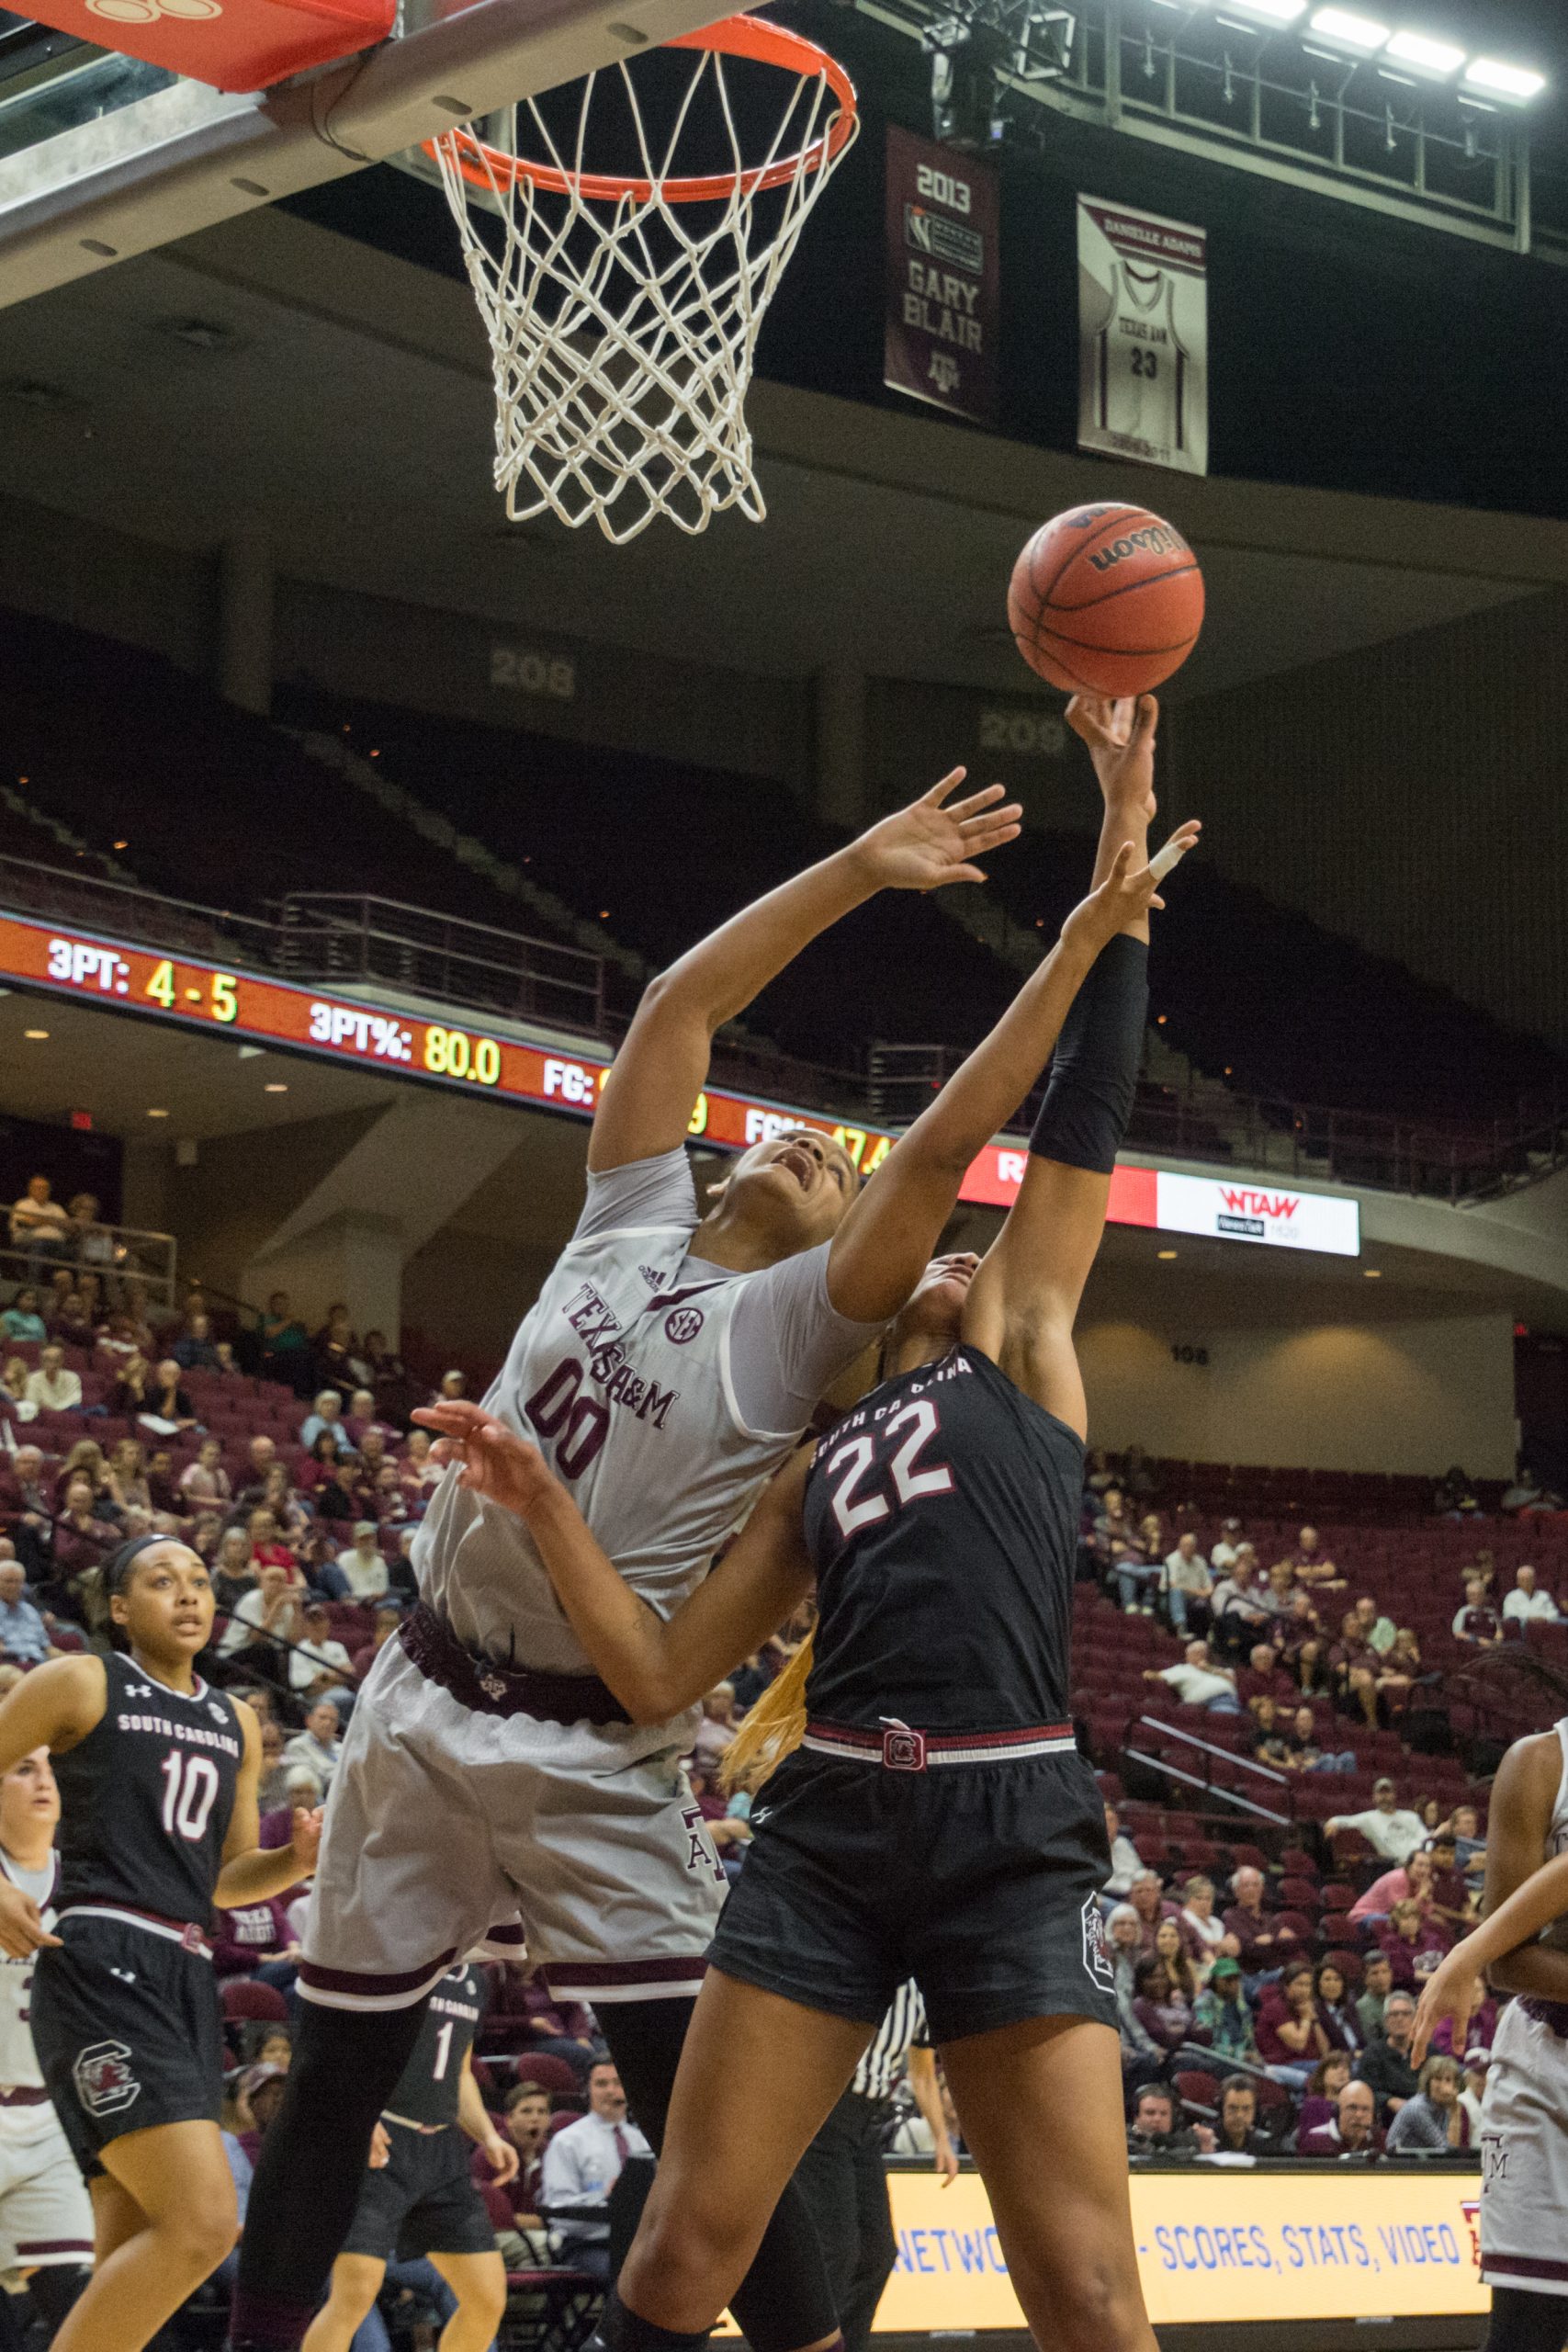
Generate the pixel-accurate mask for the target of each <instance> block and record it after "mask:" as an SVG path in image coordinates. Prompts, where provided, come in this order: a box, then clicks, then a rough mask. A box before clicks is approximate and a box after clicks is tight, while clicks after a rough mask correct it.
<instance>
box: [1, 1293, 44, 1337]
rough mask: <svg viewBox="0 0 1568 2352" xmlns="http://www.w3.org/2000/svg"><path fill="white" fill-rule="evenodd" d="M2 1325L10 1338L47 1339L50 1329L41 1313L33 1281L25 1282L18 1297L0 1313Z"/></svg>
mask: <svg viewBox="0 0 1568 2352" xmlns="http://www.w3.org/2000/svg"><path fill="white" fill-rule="evenodd" d="M0 1326H3V1327H4V1329H5V1333H6V1338H7V1339H8V1340H47V1339H48V1337H49V1332H48V1329H46V1327H45V1324H44V1319H43V1317H42V1316H41V1315H40V1314H39V1295H38V1292H37V1291H36V1290H35V1289H34V1288H33V1285H32V1284H31V1283H24V1284H23V1285H22V1287H21V1289H20V1290H19V1291H18V1292H17V1295H16V1297H15V1298H14V1299H13V1300H12V1301H11V1304H10V1306H8V1307H6V1311H5V1313H4V1314H3V1315H0Z"/></svg>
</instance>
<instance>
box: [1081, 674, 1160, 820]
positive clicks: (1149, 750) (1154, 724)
mask: <svg viewBox="0 0 1568 2352" xmlns="http://www.w3.org/2000/svg"><path fill="white" fill-rule="evenodd" d="M1067 725H1068V726H1069V727H1070V728H1071V729H1072V730H1073V732H1074V734H1075V735H1077V736H1079V737H1081V739H1082V741H1084V742H1085V743H1087V744H1088V746H1089V757H1090V759H1091V760H1092V761H1093V762H1094V772H1095V775H1097V776H1098V777H1099V779H1100V790H1101V791H1102V792H1103V793H1104V795H1105V797H1106V798H1107V800H1112V801H1116V802H1131V803H1132V804H1133V805H1134V807H1136V808H1141V809H1143V811H1144V813H1145V816H1147V817H1152V816H1153V815H1154V813H1155V734H1156V729H1157V728H1158V726H1159V704H1158V702H1157V701H1156V698H1155V696H1154V695H1138V696H1137V697H1136V699H1135V700H1130V701H1122V702H1105V701H1102V700H1100V699H1099V698H1098V697H1097V696H1095V695H1074V696H1073V698H1072V700H1071V702H1070V703H1069V704H1068V705H1067Z"/></svg>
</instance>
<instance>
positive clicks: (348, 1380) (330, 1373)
mask: <svg viewBox="0 0 1568 2352" xmlns="http://www.w3.org/2000/svg"><path fill="white" fill-rule="evenodd" d="M310 1348H311V1352H312V1354H313V1355H314V1357H315V1360H316V1378H317V1379H318V1381H320V1382H321V1385H322V1386H323V1387H324V1386H325V1385H327V1383H328V1382H329V1381H330V1382H331V1383H332V1385H333V1387H334V1388H335V1389H336V1390H337V1392H338V1396H339V1398H340V1400H343V1401H346V1400H347V1398H348V1397H351V1396H352V1395H353V1393H354V1391H355V1389H356V1388H363V1387H364V1385H365V1381H366V1375H367V1372H368V1369H369V1367H368V1366H367V1364H366V1363H365V1362H364V1360H363V1358H362V1356H361V1354H360V1351H359V1342H358V1340H356V1339H355V1336H354V1328H353V1326H352V1324H351V1323H350V1322H349V1319H348V1309H347V1307H346V1306H344V1303H343V1301H342V1299H341V1298H340V1299H337V1300H335V1301H334V1302H333V1305H332V1306H329V1307H328V1309H327V1319H326V1321H325V1322H324V1323H323V1324H322V1326H321V1329H320V1330H319V1331H318V1332H317V1333H316V1335H315V1338H314V1339H313V1340H311V1342H310ZM317 1409H318V1411H319V1410H320V1399H319V1398H318V1400H317Z"/></svg>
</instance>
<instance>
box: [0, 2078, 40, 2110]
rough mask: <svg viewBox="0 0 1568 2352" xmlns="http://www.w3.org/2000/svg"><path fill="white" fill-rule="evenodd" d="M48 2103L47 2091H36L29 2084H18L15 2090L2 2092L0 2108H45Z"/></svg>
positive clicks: (0, 2092) (0, 2094) (0, 2093)
mask: <svg viewBox="0 0 1568 2352" xmlns="http://www.w3.org/2000/svg"><path fill="white" fill-rule="evenodd" d="M48 2101H49V2093H48V2092H47V2091H46V2090H42V2089H39V2090H35V2089H34V2088H33V2087H32V2086H31V2085H30V2084H28V2083H18V2084H17V2086H16V2088H15V2090H9V2091H0V2107H44V2106H47V2104H48Z"/></svg>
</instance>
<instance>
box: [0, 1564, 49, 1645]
mask: <svg viewBox="0 0 1568 2352" xmlns="http://www.w3.org/2000/svg"><path fill="white" fill-rule="evenodd" d="M54 1656H55V1650H54V1645H53V1644H52V1643H51V1640H50V1638H49V1628H48V1626H47V1625H46V1624H45V1623H44V1622H43V1619H42V1618H41V1617H40V1616H39V1612H38V1611H37V1610H36V1609H35V1608H34V1607H33V1604H32V1602H31V1601H30V1600H28V1580H27V1577H26V1576H25V1575H24V1574H23V1571H22V1564H21V1562H20V1561H19V1560H17V1559H11V1558H6V1559H4V1560H0V1657H6V1658H9V1659H10V1660H11V1662H12V1664H13V1665H16V1666H39V1665H41V1664H42V1662H43V1660H44V1659H45V1658H46V1657H54Z"/></svg>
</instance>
